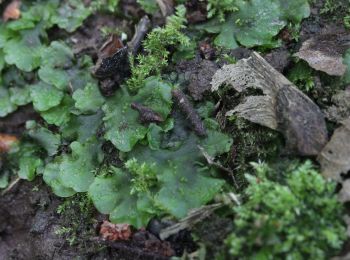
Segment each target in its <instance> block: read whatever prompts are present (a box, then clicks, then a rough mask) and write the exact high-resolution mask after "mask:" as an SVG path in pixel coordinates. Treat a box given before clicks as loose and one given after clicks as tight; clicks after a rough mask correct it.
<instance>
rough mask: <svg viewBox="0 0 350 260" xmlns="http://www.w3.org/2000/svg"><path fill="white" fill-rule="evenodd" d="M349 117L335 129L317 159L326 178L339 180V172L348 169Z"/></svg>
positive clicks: (349, 168) (349, 161) (349, 156)
mask: <svg viewBox="0 0 350 260" xmlns="http://www.w3.org/2000/svg"><path fill="white" fill-rule="evenodd" d="M349 142H350V118H349V119H347V120H345V121H344V122H343V123H342V126H341V127H339V128H338V129H336V130H335V132H334V134H333V136H332V138H331V140H330V141H329V143H328V144H327V145H326V146H325V147H324V149H323V150H322V152H321V153H320V155H319V156H318V158H317V159H318V161H319V163H320V164H321V169H322V174H323V175H324V176H325V177H326V178H331V179H333V180H336V181H339V182H340V181H341V180H342V177H341V174H342V173H343V174H346V173H347V172H348V171H350V145H349Z"/></svg>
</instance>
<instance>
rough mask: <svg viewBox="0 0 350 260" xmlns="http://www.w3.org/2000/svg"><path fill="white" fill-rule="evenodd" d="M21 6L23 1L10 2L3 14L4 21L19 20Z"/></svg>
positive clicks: (14, 0)
mask: <svg viewBox="0 0 350 260" xmlns="http://www.w3.org/2000/svg"><path fill="white" fill-rule="evenodd" d="M20 6H21V1H19V0H13V1H12V2H11V3H10V4H8V5H7V6H6V8H5V10H4V12H3V14H2V19H3V20H4V22H7V21H8V20H17V19H19V18H20V17H21V11H20V10H19V8H20Z"/></svg>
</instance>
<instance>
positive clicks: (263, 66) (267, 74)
mask: <svg viewBox="0 0 350 260" xmlns="http://www.w3.org/2000/svg"><path fill="white" fill-rule="evenodd" d="M211 85H212V91H216V90H218V88H219V87H220V86H221V85H229V86H232V88H234V89H235V90H236V91H237V92H241V93H245V92H247V90H248V89H259V90H261V91H262V92H263V94H264V95H262V96H249V97H247V98H246V99H245V101H244V102H243V103H242V104H239V105H238V106H236V108H235V109H233V110H232V111H229V112H228V113H227V115H228V116H229V115H232V114H235V113H236V114H238V116H241V117H243V118H245V119H247V120H249V121H251V122H254V123H257V124H260V125H263V126H266V127H269V128H271V129H274V130H278V131H280V132H281V133H282V134H283V135H284V137H285V139H286V143H287V145H288V148H289V149H290V151H291V152H296V153H298V154H300V155H305V156H310V155H317V154H318V153H319V152H320V151H321V150H322V148H323V147H324V146H325V144H326V143H327V140H328V139H327V138H328V134H327V128H326V122H325V119H324V116H323V114H322V112H321V110H320V109H319V108H318V106H317V105H316V104H315V103H314V102H313V101H312V100H311V99H310V98H308V97H307V96H306V95H305V94H304V93H303V92H301V91H300V90H298V89H297V88H296V87H295V86H294V85H293V83H291V82H290V81H289V80H288V79H287V78H285V77H284V76H283V75H282V74H281V73H279V72H278V71H277V70H275V69H274V68H273V67H272V66H271V65H270V64H269V63H268V62H267V61H266V60H264V59H263V58H262V57H261V56H260V55H259V54H257V53H256V52H254V53H253V54H252V56H251V57H250V58H248V59H242V60H240V61H238V62H237V63H236V64H231V65H226V66H224V67H223V68H222V69H220V70H218V71H217V72H216V73H215V75H214V77H213V79H212V82H211Z"/></svg>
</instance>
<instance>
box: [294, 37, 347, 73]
mask: <svg viewBox="0 0 350 260" xmlns="http://www.w3.org/2000/svg"><path fill="white" fill-rule="evenodd" d="M349 44H350V35H349V34H348V33H336V34H322V35H318V36H316V37H313V38H310V39H308V40H306V41H305V42H304V43H303V45H302V47H301V49H300V50H299V52H298V53H296V54H295V55H296V56H297V57H299V58H300V59H303V60H305V61H306V62H307V63H308V64H309V65H310V66H311V67H312V68H314V69H315V70H319V71H323V72H325V73H327V74H328V75H331V76H343V75H344V73H345V72H346V65H344V64H343V55H344V53H345V52H346V50H347V49H348V48H349Z"/></svg>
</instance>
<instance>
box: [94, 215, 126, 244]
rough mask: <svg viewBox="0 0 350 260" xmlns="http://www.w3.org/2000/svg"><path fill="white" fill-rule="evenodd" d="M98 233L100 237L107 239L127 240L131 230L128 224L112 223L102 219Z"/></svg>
mask: <svg viewBox="0 0 350 260" xmlns="http://www.w3.org/2000/svg"><path fill="white" fill-rule="evenodd" d="M100 235H101V237H102V239H104V240H109V241H118V240H129V239H130V237H131V235H132V231H131V228H130V225H129V224H113V223H111V222H109V221H107V220H104V221H103V223H102V225H101V228H100Z"/></svg>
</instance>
